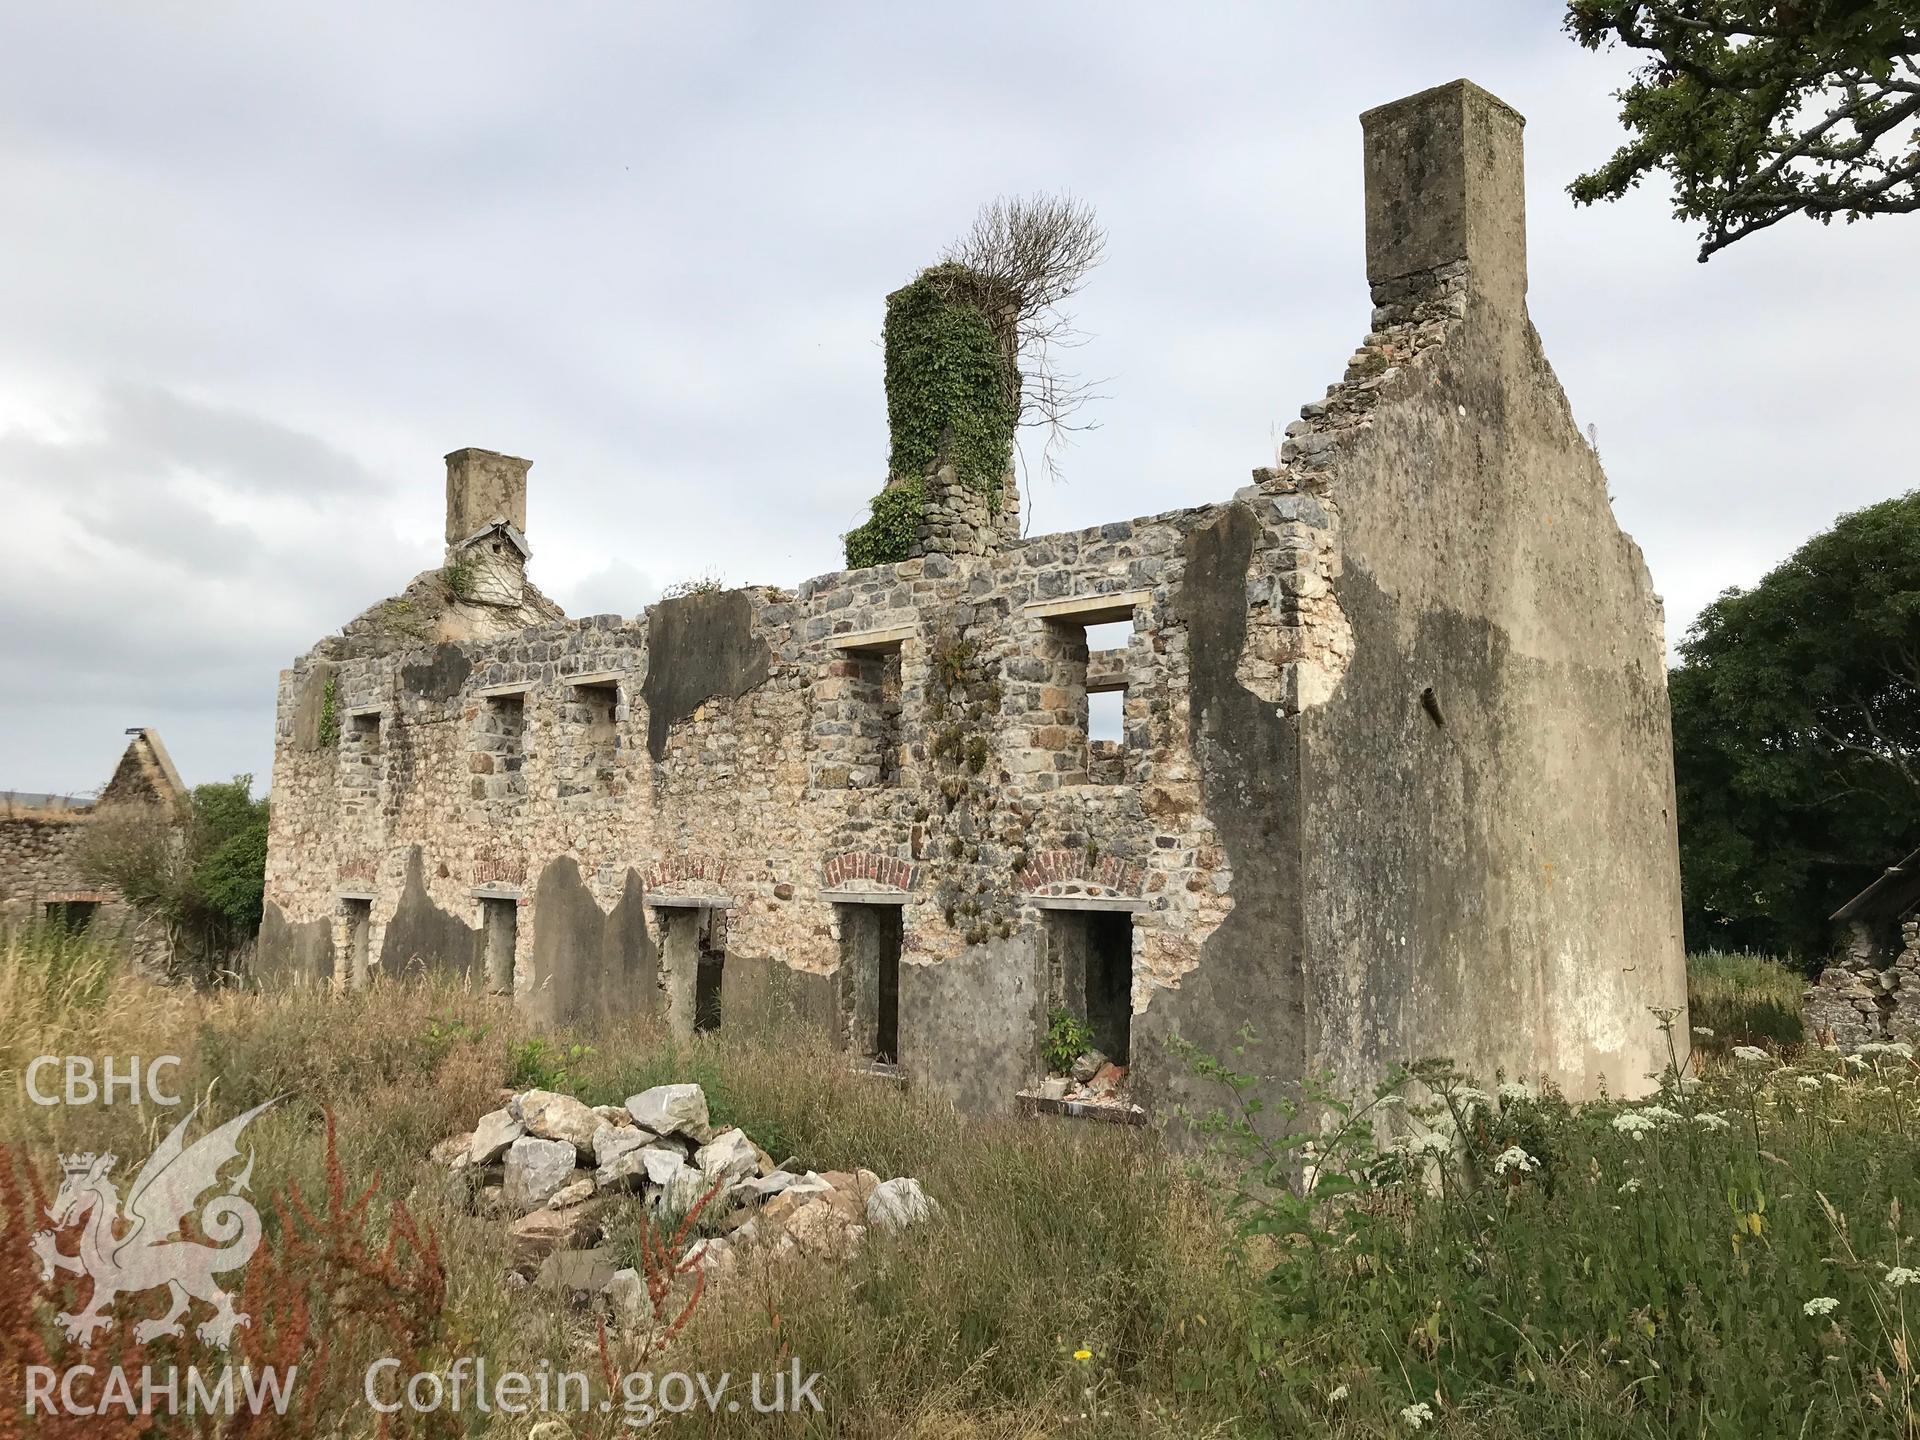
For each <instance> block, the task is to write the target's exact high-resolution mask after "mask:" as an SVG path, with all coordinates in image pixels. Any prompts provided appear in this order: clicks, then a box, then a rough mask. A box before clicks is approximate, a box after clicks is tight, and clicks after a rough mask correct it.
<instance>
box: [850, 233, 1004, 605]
mask: <svg viewBox="0 0 1920 1440" xmlns="http://www.w3.org/2000/svg"><path fill="white" fill-rule="evenodd" d="M1001 290H1002V287H1000V286H998V285H997V284H996V282H994V281H992V280H990V279H989V278H988V277H986V276H984V275H982V274H980V273H979V272H978V271H975V270H971V269H969V268H967V267H966V266H964V265H955V264H946V265H935V266H933V267H932V268H931V269H927V270H923V271H921V272H920V275H919V278H917V279H916V280H914V282H913V283H912V284H910V285H906V286H903V287H902V288H900V289H898V290H896V291H894V292H893V294H891V295H889V296H888V297H887V320H886V327H885V331H884V338H885V342H886V345H885V353H886V386H887V428H888V431H889V434H890V436H891V449H890V451H889V454H888V457H887V468H888V471H889V472H890V474H891V475H892V476H893V477H894V483H892V484H891V485H890V486H889V488H888V489H886V490H883V491H882V492H881V493H880V494H879V495H877V496H875V497H874V501H873V513H872V515H871V517H870V518H869V519H868V520H867V521H866V523H865V524H863V525H861V526H859V527H858V528H857V529H854V530H851V531H849V532H848V533H847V534H846V535H845V536H844V537H842V538H843V540H844V542H845V545H846V555H847V564H848V566H849V567H851V568H853V569H862V568H864V567H866V566H869V565H885V564H889V563H891V562H893V561H897V560H904V559H906V558H907V552H908V550H909V549H910V548H911V547H912V544H913V537H914V533H915V531H916V530H917V529H918V527H919V523H920V517H921V515H922V513H923V512H924V510H925V507H926V494H925V491H924V488H923V486H922V484H921V478H922V477H923V476H925V475H926V474H927V473H928V471H929V470H931V469H932V468H933V466H934V465H935V464H936V463H939V462H941V461H945V462H946V463H948V464H951V465H952V466H953V469H954V475H955V477H956V478H957V479H958V481H959V482H960V483H961V484H962V485H965V486H966V487H967V488H969V489H971V490H975V491H978V492H979V493H981V494H982V495H984V496H985V497H986V501H987V506H988V509H989V510H990V511H991V512H993V513H998V511H999V509H1000V505H1001V500H1002V490H1001V482H1002V479H1003V477H1004V476H1005V475H1006V472H1007V469H1008V467H1009V466H1010V465H1011V464H1012V463H1013V430H1014V426H1015V425H1016V424H1017V423H1018V421H1019V418H1020V377H1019V374H1018V372H1017V371H1016V370H1015V368H1014V360H1013V349H1012V345H1011V340H1010V336H1009V335H1008V334H1007V332H1006V328H1005V324H1004V322H1001V323H996V320H995V316H996V314H1006V313H1010V312H1009V309H1008V307H1009V305H1010V304H1011V301H1010V298H1009V297H1007V296H1005V295H1002V293H1001Z"/></svg>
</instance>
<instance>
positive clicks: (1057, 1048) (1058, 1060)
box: [1040, 1009, 1093, 1075]
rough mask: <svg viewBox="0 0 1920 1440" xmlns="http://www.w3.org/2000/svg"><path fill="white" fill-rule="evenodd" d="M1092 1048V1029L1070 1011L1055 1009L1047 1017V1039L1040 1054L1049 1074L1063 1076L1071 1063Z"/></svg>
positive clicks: (1071, 1065)
mask: <svg viewBox="0 0 1920 1440" xmlns="http://www.w3.org/2000/svg"><path fill="white" fill-rule="evenodd" d="M1092 1048H1093V1027H1092V1026H1091V1025H1089V1024H1087V1022H1086V1021H1084V1020H1082V1019H1081V1018H1080V1017H1079V1016H1078V1015H1075V1014H1074V1013H1073V1012H1072V1011H1070V1010H1061V1009H1055V1010H1052V1011H1050V1012H1049V1013H1048V1015H1047V1038H1046V1040H1045V1042H1044V1043H1043V1044H1042V1045H1041V1047H1040V1053H1041V1055H1042V1056H1043V1057H1044V1058H1045V1060H1046V1062H1047V1070H1048V1072H1049V1073H1050V1074H1054V1075H1064V1074H1066V1073H1067V1071H1068V1070H1070V1069H1072V1068H1073V1062H1074V1061H1076V1060H1078V1059H1079V1058H1080V1057H1081V1056H1082V1055H1084V1054H1086V1053H1087V1051H1089V1050H1091V1049H1092Z"/></svg>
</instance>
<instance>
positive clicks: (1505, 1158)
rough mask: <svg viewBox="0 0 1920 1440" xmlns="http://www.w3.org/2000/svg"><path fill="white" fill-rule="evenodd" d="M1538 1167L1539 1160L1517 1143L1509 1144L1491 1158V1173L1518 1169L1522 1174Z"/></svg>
mask: <svg viewBox="0 0 1920 1440" xmlns="http://www.w3.org/2000/svg"><path fill="white" fill-rule="evenodd" d="M1539 1168H1540V1162H1539V1161H1538V1160H1536V1159H1534V1158H1533V1156H1531V1155H1529V1154H1527V1152H1526V1151H1524V1150H1522V1149H1521V1148H1520V1147H1519V1146H1518V1145H1509V1146H1508V1147H1507V1148H1506V1149H1505V1150H1502V1151H1501V1152H1500V1153H1499V1154H1498V1155H1496V1156H1495V1157H1494V1160H1493V1173H1494V1174H1496V1175H1504V1174H1506V1173H1507V1171H1509V1170H1518V1171H1519V1172H1520V1173H1521V1174H1523V1175H1524V1174H1526V1173H1527V1172H1528V1171H1530V1170H1538V1169H1539Z"/></svg>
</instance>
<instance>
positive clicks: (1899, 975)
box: [1802, 917, 1920, 1052]
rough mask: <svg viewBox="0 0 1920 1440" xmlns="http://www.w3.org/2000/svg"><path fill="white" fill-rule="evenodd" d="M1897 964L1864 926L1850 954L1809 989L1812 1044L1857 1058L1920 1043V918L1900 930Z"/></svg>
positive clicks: (1808, 1021)
mask: <svg viewBox="0 0 1920 1440" xmlns="http://www.w3.org/2000/svg"><path fill="white" fill-rule="evenodd" d="M1899 933H1900V950H1899V953H1897V954H1896V955H1894V956H1893V957H1892V959H1891V960H1889V959H1888V958H1887V956H1886V955H1885V954H1884V953H1883V952H1882V951H1881V949H1880V948H1879V947H1878V946H1877V945H1875V944H1874V942H1873V939H1872V936H1871V935H1870V933H1869V932H1868V931H1867V929H1866V928H1865V927H1864V926H1863V927H1860V928H1859V929H1857V930H1856V931H1855V932H1854V935H1853V938H1852V941H1851V943H1850V944H1849V945H1848V947H1847V949H1846V951H1845V952H1844V953H1843V954H1842V955H1841V956H1840V957H1839V958H1838V959H1836V960H1835V961H1834V963H1833V964H1831V965H1829V966H1828V967H1827V968H1826V969H1825V970H1823V971H1821V972H1820V977H1819V979H1818V980H1816V981H1815V982H1814V984H1813V985H1812V987H1811V988H1809V989H1808V991H1807V992H1806V996H1805V1001H1804V1005H1803V1012H1802V1013H1803V1018H1804V1021H1805V1024H1806V1029H1807V1035H1808V1038H1810V1039H1812V1040H1815V1041H1817V1042H1819V1043H1821V1044H1825V1045H1830V1046H1832V1047H1834V1048H1835V1049H1838V1050H1842V1051H1847V1052H1852V1051H1855V1050H1858V1049H1859V1048H1860V1047H1861V1046H1862V1045H1874V1044H1884V1043H1885V1042H1887V1041H1889V1040H1905V1041H1907V1042H1909V1043H1913V1042H1920V918H1911V917H1910V918H1908V919H1907V920H1905V921H1903V922H1901V925H1900V932H1899Z"/></svg>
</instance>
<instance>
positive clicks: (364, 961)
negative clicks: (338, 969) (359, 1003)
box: [340, 899, 373, 990]
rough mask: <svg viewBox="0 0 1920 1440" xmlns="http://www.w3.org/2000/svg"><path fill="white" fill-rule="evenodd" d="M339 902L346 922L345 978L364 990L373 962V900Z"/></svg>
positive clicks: (354, 986)
mask: <svg viewBox="0 0 1920 1440" xmlns="http://www.w3.org/2000/svg"><path fill="white" fill-rule="evenodd" d="M340 903H341V906H342V910H343V913H344V914H345V917H346V922H347V979H348V981H349V983H350V984H352V986H353V988H354V989H356V990H364V989H366V988H367V980H368V977H369V974H370V971H371V969H372V964H373V952H372V944H373V901H371V900H355V899H349V900H343V901H341V902H340Z"/></svg>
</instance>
